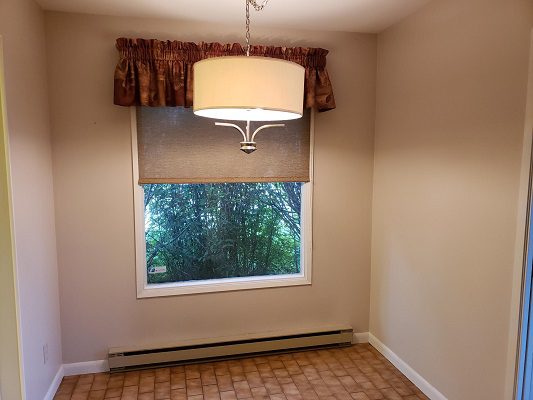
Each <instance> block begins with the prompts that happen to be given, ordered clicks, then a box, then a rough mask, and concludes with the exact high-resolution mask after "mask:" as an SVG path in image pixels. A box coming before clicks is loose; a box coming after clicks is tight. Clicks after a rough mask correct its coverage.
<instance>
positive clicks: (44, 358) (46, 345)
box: [43, 343, 48, 365]
mask: <svg viewBox="0 0 533 400" xmlns="http://www.w3.org/2000/svg"><path fill="white" fill-rule="evenodd" d="M47 362H48V343H46V344H45V345H44V346H43V363H44V364H45V365H46V363H47Z"/></svg>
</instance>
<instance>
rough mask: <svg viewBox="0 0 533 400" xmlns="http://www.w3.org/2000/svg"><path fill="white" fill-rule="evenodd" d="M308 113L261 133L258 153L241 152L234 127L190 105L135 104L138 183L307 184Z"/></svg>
mask: <svg viewBox="0 0 533 400" xmlns="http://www.w3.org/2000/svg"><path fill="white" fill-rule="evenodd" d="M310 115H311V112H310V111H309V110H307V111H305V112H304V116H303V117H302V118H300V119H297V120H292V121H285V122H284V123H285V125H286V127H285V128H273V129H265V130H263V131H261V132H260V133H258V134H257V136H256V139H255V140H256V142H257V151H255V152H254V153H252V154H245V153H243V152H242V151H240V150H239V146H240V145H239V142H241V141H242V135H241V134H240V133H238V131H236V130H235V129H232V128H225V127H216V126H215V125H214V122H215V121H214V120H212V119H209V118H202V117H198V116H196V115H194V114H193V111H192V109H190V108H181V107H154V108H151V107H137V145H138V153H139V184H148V183H217V182H283V181H285V182H309V154H310ZM238 124H239V123H238ZM263 124H264V123H253V122H252V129H255V128H256V127H258V126H259V125H263ZM240 125H241V127H244V123H240Z"/></svg>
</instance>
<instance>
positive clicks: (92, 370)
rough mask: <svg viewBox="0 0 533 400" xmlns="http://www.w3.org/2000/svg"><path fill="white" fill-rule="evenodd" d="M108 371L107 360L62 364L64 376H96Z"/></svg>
mask: <svg viewBox="0 0 533 400" xmlns="http://www.w3.org/2000/svg"><path fill="white" fill-rule="evenodd" d="M107 371H109V366H108V364H107V360H96V361H86V362H80V363H73V364H63V373H64V376H70V375H82V374H96V373H98V372H107Z"/></svg>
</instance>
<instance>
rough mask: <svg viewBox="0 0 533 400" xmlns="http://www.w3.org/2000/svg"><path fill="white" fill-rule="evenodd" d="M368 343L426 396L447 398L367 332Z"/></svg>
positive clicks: (433, 398)
mask: <svg viewBox="0 0 533 400" xmlns="http://www.w3.org/2000/svg"><path fill="white" fill-rule="evenodd" d="M368 339H369V340H368V341H369V343H370V344H371V345H372V346H373V347H374V348H375V349H376V350H377V351H379V352H380V353H381V354H383V356H384V357H385V358H386V359H387V360H389V361H390V362H391V363H392V364H393V365H394V366H395V367H396V368H398V369H399V370H400V372H402V373H403V374H404V375H405V376H406V377H407V378H408V379H409V380H410V381H411V382H413V383H414V384H415V385H416V386H417V387H418V388H419V389H420V390H421V391H422V392H423V393H424V394H425V395H426V396H427V397H429V398H430V399H431V400H448V399H447V398H446V397H445V396H444V395H443V394H442V393H441V392H439V391H438V390H437V389H435V387H433V386H432V385H431V384H430V383H429V382H428V381H426V380H425V379H424V378H423V377H422V375H420V374H419V373H418V372H416V371H415V370H414V369H413V368H411V366H410V365H409V364H407V363H406V362H405V361H403V360H402V359H401V358H400V357H398V356H397V355H396V354H395V353H394V352H393V351H392V350H391V349H389V348H388V347H387V346H385V345H384V344H383V343H381V341H380V340H379V339H378V338H377V337H375V336H374V335H372V334H371V333H369V334H368Z"/></svg>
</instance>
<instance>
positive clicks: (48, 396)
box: [43, 365, 64, 400]
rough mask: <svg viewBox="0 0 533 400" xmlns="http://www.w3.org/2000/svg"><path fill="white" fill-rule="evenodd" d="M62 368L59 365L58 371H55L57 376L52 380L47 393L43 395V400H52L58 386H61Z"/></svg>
mask: <svg viewBox="0 0 533 400" xmlns="http://www.w3.org/2000/svg"><path fill="white" fill-rule="evenodd" d="M63 376H64V375H63V366H62V365H61V366H60V367H59V369H58V370H57V374H56V376H55V377H54V380H53V381H52V383H51V384H50V388H49V389H48V392H46V394H45V395H44V399H43V400H53V399H54V396H55V394H56V392H57V388H59V385H60V384H61V380H62V379H63Z"/></svg>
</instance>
